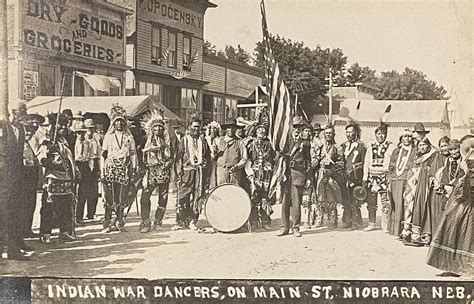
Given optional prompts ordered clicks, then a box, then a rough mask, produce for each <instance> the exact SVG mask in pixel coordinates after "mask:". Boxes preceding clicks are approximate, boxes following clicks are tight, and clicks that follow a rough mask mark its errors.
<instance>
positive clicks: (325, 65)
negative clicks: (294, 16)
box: [255, 35, 347, 117]
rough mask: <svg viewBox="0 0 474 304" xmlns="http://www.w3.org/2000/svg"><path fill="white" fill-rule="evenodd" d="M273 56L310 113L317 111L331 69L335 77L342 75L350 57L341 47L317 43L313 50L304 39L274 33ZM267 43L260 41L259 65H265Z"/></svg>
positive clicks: (258, 45)
mask: <svg viewBox="0 0 474 304" xmlns="http://www.w3.org/2000/svg"><path fill="white" fill-rule="evenodd" d="M270 44H271V47H272V51H273V55H274V56H275V59H276V61H277V62H278V65H279V68H280V72H281V74H282V75H283V79H284V81H285V84H286V85H287V87H288V90H289V91H290V94H298V100H299V101H300V102H301V105H302V107H303V109H304V111H305V112H306V114H307V115H308V116H310V117H311V116H312V115H313V114H314V113H315V112H316V106H317V105H316V100H317V98H318V97H319V96H322V95H324V94H326V92H327V88H326V87H325V85H326V84H327V81H326V80H325V78H326V77H327V76H328V75H329V68H332V70H333V75H334V76H335V77H342V76H343V71H344V67H345V65H346V63H347V57H346V56H344V54H343V52H342V50H341V49H329V48H322V47H321V46H319V45H318V46H316V48H315V49H310V48H309V47H307V46H305V45H304V43H303V42H299V41H296V42H294V41H292V40H291V39H287V38H284V37H280V36H279V35H277V36H273V35H271V36H270ZM264 52H265V45H264V43H263V41H261V42H257V45H256V47H255V57H256V65H257V66H258V67H261V68H264V67H265V61H264Z"/></svg>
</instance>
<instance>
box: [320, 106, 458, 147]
mask: <svg viewBox="0 0 474 304" xmlns="http://www.w3.org/2000/svg"><path fill="white" fill-rule="evenodd" d="M359 102H360V105H359V109H358V110H357V105H358V104H359ZM388 105H391V111H390V113H389V115H388V116H387V123H388V125H389V131H388V139H389V140H390V141H392V142H394V143H398V139H399V135H400V133H401V132H402V131H403V130H405V129H411V128H413V126H414V125H415V123H417V122H421V123H423V124H424V125H425V127H426V129H428V130H429V131H430V133H429V134H428V138H429V139H430V140H431V141H432V144H433V145H437V144H438V140H439V139H440V138H441V137H442V136H445V135H447V136H449V135H450V122H449V118H448V110H447V102H446V101H445V100H369V99H365V100H360V101H359V100H357V99H345V100H344V101H343V102H341V108H340V112H339V114H338V115H333V121H334V125H335V126H336V142H338V143H341V142H343V141H345V140H346V135H345V133H346V132H345V129H344V127H345V126H346V125H347V121H348V120H350V119H353V120H355V121H357V122H358V123H359V124H360V126H361V130H362V136H361V140H362V141H364V142H369V141H372V140H374V139H375V137H374V132H375V128H376V127H377V126H378V125H379V123H380V119H381V117H382V115H383V113H384V112H385V110H386V108H387V107H388ZM313 122H319V123H321V125H324V124H326V117H325V116H324V115H316V117H314V118H313Z"/></svg>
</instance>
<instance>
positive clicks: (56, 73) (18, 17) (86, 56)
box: [7, 0, 133, 103]
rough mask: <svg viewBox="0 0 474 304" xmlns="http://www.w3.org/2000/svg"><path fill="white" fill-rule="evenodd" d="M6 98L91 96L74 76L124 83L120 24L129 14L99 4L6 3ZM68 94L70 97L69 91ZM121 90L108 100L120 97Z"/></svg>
mask: <svg viewBox="0 0 474 304" xmlns="http://www.w3.org/2000/svg"><path fill="white" fill-rule="evenodd" d="M7 9H8V18H9V20H8V22H7V23H8V69H9V96H10V100H11V101H12V102H13V103H15V101H17V100H26V101H29V100H31V99H33V98H34V97H36V96H54V95H55V96H59V95H61V93H62V94H63V95H64V96H71V95H75V96H94V95H99V93H98V92H94V91H93V90H92V88H91V87H90V86H89V85H88V84H87V82H86V81H85V80H84V79H83V78H82V77H79V76H76V73H75V72H82V73H88V74H100V75H105V76H111V77H114V78H116V79H117V80H119V81H120V83H121V84H124V83H125V71H126V70H127V69H128V67H127V66H126V65H125V41H126V33H125V19H126V16H127V15H131V14H133V11H131V10H129V9H127V8H124V7H122V6H119V5H115V4H112V3H109V2H107V1H105V0H91V1H74V0H63V1H56V0H8V2H7ZM73 90H74V92H73ZM124 93H125V85H121V87H119V88H114V89H112V90H111V91H110V95H123V94H124Z"/></svg>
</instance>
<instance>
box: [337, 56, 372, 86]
mask: <svg viewBox="0 0 474 304" xmlns="http://www.w3.org/2000/svg"><path fill="white" fill-rule="evenodd" d="M375 73H376V71H375V70H372V69H371V68H370V67H368V66H365V67H361V66H360V65H359V64H358V63H357V62H356V63H354V64H353V65H351V67H350V68H349V69H348V70H347V73H346V75H344V77H341V78H340V79H339V80H338V81H336V83H337V85H338V86H345V87H353V86H355V85H356V83H365V84H375V83H376V82H377V77H376V75H375Z"/></svg>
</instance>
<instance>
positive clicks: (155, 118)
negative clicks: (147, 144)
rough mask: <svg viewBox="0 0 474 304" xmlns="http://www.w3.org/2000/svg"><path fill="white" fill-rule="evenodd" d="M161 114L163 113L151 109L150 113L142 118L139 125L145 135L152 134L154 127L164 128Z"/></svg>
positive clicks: (159, 110)
mask: <svg viewBox="0 0 474 304" xmlns="http://www.w3.org/2000/svg"><path fill="white" fill-rule="evenodd" d="M163 113H164V111H163V110H161V109H153V110H152V111H151V112H150V113H148V114H145V115H144V116H143V118H142V121H141V125H142V127H143V129H144V130H145V132H146V133H147V134H148V133H150V132H152V130H153V127H154V126H157V125H159V126H162V127H165V126H166V123H165V117H164V115H163Z"/></svg>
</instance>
